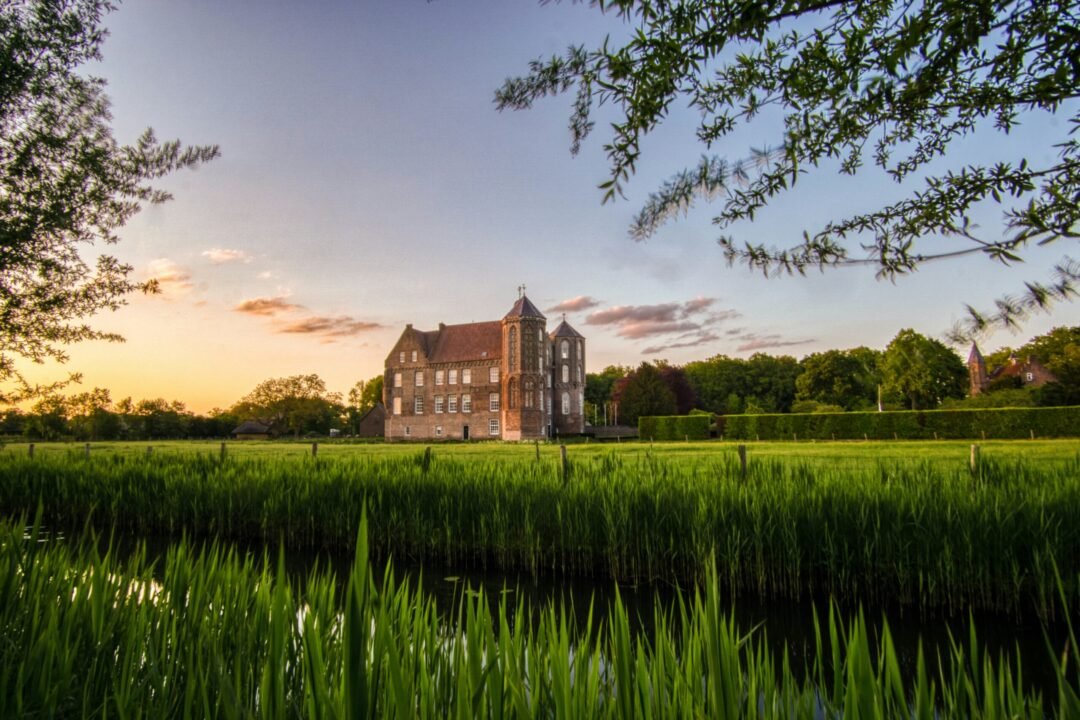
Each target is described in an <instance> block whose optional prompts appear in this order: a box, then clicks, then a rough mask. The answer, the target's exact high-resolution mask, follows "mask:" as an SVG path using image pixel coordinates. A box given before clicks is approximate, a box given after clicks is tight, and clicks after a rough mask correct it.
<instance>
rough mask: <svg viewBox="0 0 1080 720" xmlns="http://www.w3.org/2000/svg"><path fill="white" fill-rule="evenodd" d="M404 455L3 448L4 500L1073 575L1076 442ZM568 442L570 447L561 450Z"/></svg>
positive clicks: (986, 579)
mask: <svg viewBox="0 0 1080 720" xmlns="http://www.w3.org/2000/svg"><path fill="white" fill-rule="evenodd" d="M424 457H425V456H424V455H423V454H421V453H414V454H413V455H412V456H405V457H400V456H399V457H378V456H363V455H360V456H350V457H342V458H319V459H317V460H314V459H311V458H306V459H304V458H300V459H293V460H283V459H280V458H259V457H255V458H243V459H241V458H227V459H225V460H224V461H222V460H221V459H219V458H216V457H212V456H209V455H183V456H173V457H157V458H147V457H145V456H137V455H127V456H124V455H116V456H111V457H108V458H91V459H89V460H87V459H84V458H80V457H77V456H60V455H57V456H47V455H43V456H40V457H37V458H33V459H29V458H25V457H21V456H10V455H5V456H2V457H0V513H5V514H8V515H11V514H18V513H27V512H33V511H34V510H35V509H36V508H38V507H39V506H40V507H41V509H42V513H43V518H44V520H45V522H47V523H49V524H51V525H56V526H59V527H66V528H71V527H76V528H77V527H81V526H82V524H83V523H85V522H86V521H87V519H88V518H91V519H92V521H93V522H94V523H95V524H96V525H97V526H98V527H100V528H113V527H115V528H117V529H118V530H119V531H122V532H125V533H134V534H136V535H143V536H151V535H153V536H161V535H170V536H179V535H180V534H182V533H187V534H188V535H189V536H191V537H200V538H222V539H236V540H243V541H247V542H267V543H270V544H271V545H276V544H277V543H278V542H283V543H285V544H286V545H287V546H289V547H291V548H313V549H322V548H328V549H336V550H350V549H351V548H352V547H353V543H354V541H355V528H356V527H357V523H358V522H359V518H360V511H361V508H362V507H364V505H365V503H366V506H367V508H368V510H369V513H370V545H371V548H372V550H373V551H374V552H375V553H376V554H377V555H379V556H388V555H390V554H393V555H394V556H395V557H398V558H408V559H410V560H421V561H423V562H424V563H425V564H428V565H430V564H432V563H445V564H446V565H447V566H455V567H460V566H484V567H491V568H498V569H501V570H507V571H509V570H522V569H525V570H528V571H531V572H533V573H536V574H541V573H561V574H565V575H570V576H574V575H582V576H591V577H600V578H611V579H615V580H618V581H621V582H667V583H672V584H680V583H681V584H687V583H690V582H692V581H697V580H700V579H701V578H702V577H703V576H704V571H705V568H706V566H707V565H708V560H709V558H710V557H715V563H716V568H717V572H718V575H719V581H720V583H721V587H723V588H724V590H725V592H727V593H729V594H732V595H750V596H758V597H762V598H772V597H782V598H790V599H803V598H806V597H808V596H811V597H818V596H825V595H833V596H835V597H838V598H842V599H854V600H858V601H865V602H875V603H877V602H889V603H900V604H904V605H908V606H916V607H921V608H946V609H950V610H954V611H955V610H960V609H963V608H967V607H978V608H985V609H990V610H996V611H1007V612H1015V613H1021V612H1028V611H1031V610H1032V609H1033V610H1034V612H1035V613H1037V614H1038V615H1039V616H1040V617H1043V618H1050V617H1054V616H1055V615H1060V613H1061V611H1062V610H1063V609H1064V608H1063V604H1062V602H1061V601H1060V600H1059V596H1058V593H1057V592H1056V579H1055V577H1054V573H1053V571H1052V568H1053V566H1054V564H1055V563H1056V564H1057V566H1058V567H1059V568H1060V569H1061V571H1062V574H1063V576H1064V577H1065V578H1066V579H1067V581H1066V582H1065V587H1064V597H1065V598H1066V600H1065V605H1067V606H1068V607H1072V608H1075V602H1076V598H1077V597H1078V591H1080V584H1078V583H1077V580H1076V578H1077V575H1078V573H1080V523H1077V522H1075V519H1076V518H1077V517H1080V460H1078V459H1074V460H1072V461H1071V462H1067V463H1063V464H1062V465H1060V466H1052V467H1047V466H1045V465H1033V464H1031V463H1028V462H1027V461H1025V460H1022V459H1021V460H1015V461H1004V462H1003V461H994V460H993V459H985V460H984V462H983V464H982V465H981V466H980V468H979V470H978V472H977V473H976V474H975V475H972V473H971V472H970V471H969V470H968V469H967V467H966V466H964V465H962V464H957V466H956V467H953V468H949V467H942V466H940V465H938V464H934V463H902V464H893V463H888V462H880V463H873V464H862V465H858V466H854V467H836V468H821V467H817V466H814V465H811V464H807V463H801V462H799V461H794V460H764V461H757V462H754V463H751V465H750V468H749V471H748V473H747V475H746V477H745V478H744V477H743V476H742V475H741V471H740V468H739V465H738V461H737V459H736V458H735V457H734V456H733V455H730V456H725V455H721V456H713V457H708V458H695V457H691V458H675V459H672V458H666V457H662V456H660V455H658V454H649V453H645V454H639V455H636V456H632V457H627V456H623V455H621V454H618V453H612V452H608V453H604V454H596V455H592V456H589V457H585V458H583V459H580V460H572V462H571V469H570V474H569V477H566V478H564V476H563V473H562V471H561V468H560V467H559V465H558V463H557V462H556V461H554V460H546V459H545V460H543V461H541V462H535V461H534V462H520V461H515V462H502V461H500V460H485V459H483V458H481V457H468V458H464V459H463V458H459V457H454V456H449V457H447V456H444V455H443V454H441V453H439V452H436V453H435V454H434V456H433V457H432V458H431V459H430V461H427V460H424ZM572 457H573V456H572Z"/></svg>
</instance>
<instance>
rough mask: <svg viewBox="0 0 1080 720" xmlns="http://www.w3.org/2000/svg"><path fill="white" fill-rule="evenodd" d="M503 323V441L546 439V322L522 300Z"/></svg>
mask: <svg viewBox="0 0 1080 720" xmlns="http://www.w3.org/2000/svg"><path fill="white" fill-rule="evenodd" d="M520 291H521V296H520V297H519V298H518V300H517V302H516V303H514V307H512V308H510V312H508V313H506V316H505V317H503V319H502V357H503V362H502V369H503V372H502V388H501V393H502V397H503V403H502V427H503V433H502V437H503V439H504V440H531V439H534V438H542V437H544V436H545V427H546V425H547V420H546V413H545V412H544V409H545V408H544V367H545V357H544V355H545V350H546V345H547V343H546V338H547V335H546V333H545V331H546V326H547V319H546V318H545V317H544V315H543V313H541V312H540V311H539V310H537V309H536V306H535V305H533V304H532V303H531V302H530V301H529V298H528V297H526V296H525V292H524V287H522V288H520Z"/></svg>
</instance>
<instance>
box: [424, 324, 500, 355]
mask: <svg viewBox="0 0 1080 720" xmlns="http://www.w3.org/2000/svg"><path fill="white" fill-rule="evenodd" d="M424 336H425V338H426V339H427V348H428V360H429V361H430V362H433V363H444V362H460V361H462V360H494V359H497V358H500V357H502V323H500V322H499V321H498V320H493V321H491V322H478V323H466V324H464V325H440V326H439V329H438V330H433V331H430V332H426V333H424Z"/></svg>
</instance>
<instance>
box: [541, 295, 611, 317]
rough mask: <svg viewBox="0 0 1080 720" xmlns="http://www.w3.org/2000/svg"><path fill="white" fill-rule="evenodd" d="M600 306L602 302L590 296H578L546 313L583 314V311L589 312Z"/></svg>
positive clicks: (554, 306) (552, 307) (553, 306)
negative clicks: (590, 309)
mask: <svg viewBox="0 0 1080 720" xmlns="http://www.w3.org/2000/svg"><path fill="white" fill-rule="evenodd" d="M599 304H600V301H599V300H597V299H596V298H593V297H589V296H588V295H578V296H577V297H575V298H570V299H569V300H563V301H562V302H561V303H559V304H558V305H552V306H551V307H549V308H548V309H547V310H545V311H544V312H549V313H559V312H581V311H582V310H588V309H589V308H594V307H596V306H598V305H599Z"/></svg>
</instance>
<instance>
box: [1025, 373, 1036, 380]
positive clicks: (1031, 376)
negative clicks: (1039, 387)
mask: <svg viewBox="0 0 1080 720" xmlns="http://www.w3.org/2000/svg"><path fill="white" fill-rule="evenodd" d="M1024 378H1025V379H1027V381H1028V382H1034V380H1035V373H1027V374H1026V375H1024Z"/></svg>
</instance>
